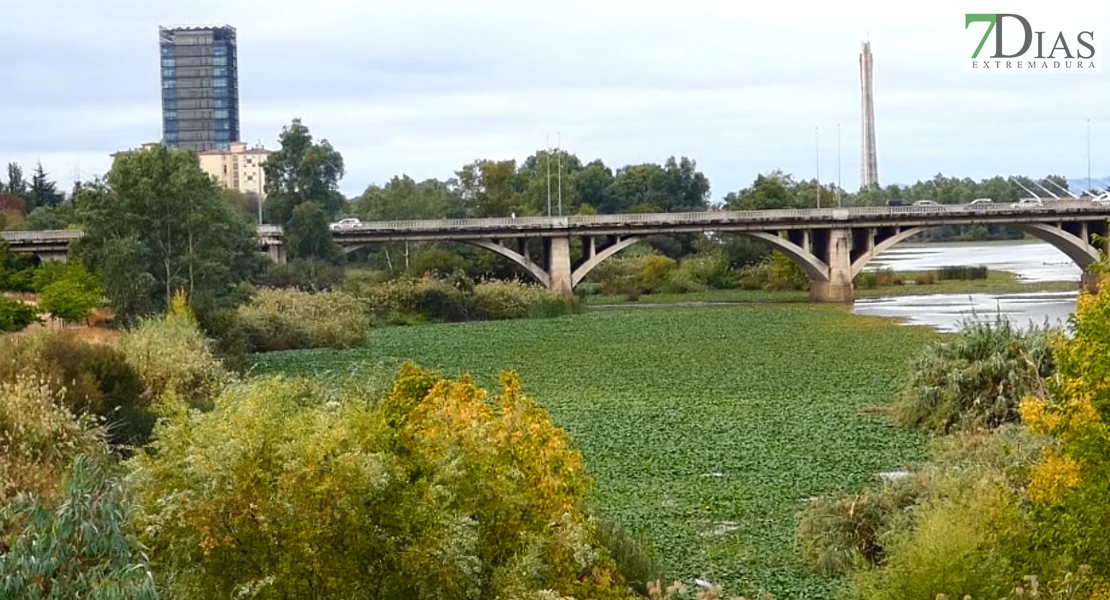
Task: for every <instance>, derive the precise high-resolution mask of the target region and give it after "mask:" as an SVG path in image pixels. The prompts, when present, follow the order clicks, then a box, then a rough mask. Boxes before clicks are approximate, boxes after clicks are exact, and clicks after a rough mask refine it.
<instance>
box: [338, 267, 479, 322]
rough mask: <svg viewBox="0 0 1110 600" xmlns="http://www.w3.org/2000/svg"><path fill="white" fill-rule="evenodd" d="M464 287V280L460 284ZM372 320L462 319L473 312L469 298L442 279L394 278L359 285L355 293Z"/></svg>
mask: <svg viewBox="0 0 1110 600" xmlns="http://www.w3.org/2000/svg"><path fill="white" fill-rule="evenodd" d="M460 286H463V287H465V283H460ZM358 294H359V296H358V297H359V298H360V299H361V300H363V301H364V302H365V304H366V306H367V307H368V310H369V311H370V313H371V314H372V315H373V316H374V318H375V319H377V320H380V321H386V322H397V321H403V320H408V319H411V318H412V317H413V316H420V317H425V318H428V319H433V320H437V321H448V322H453V321H465V320H467V319H468V318H470V317H471V315H472V313H473V312H474V306H473V301H472V298H470V297H468V296H467V294H466V293H465V292H464V291H463V290H462V289H459V287H457V286H455V285H451V284H449V283H448V282H446V281H444V280H442V279H433V278H431V277H424V278H421V279H407V278H406V279H397V280H394V281H389V282H386V283H381V284H376V285H369V286H362V287H361V289H360V290H359V292H358Z"/></svg>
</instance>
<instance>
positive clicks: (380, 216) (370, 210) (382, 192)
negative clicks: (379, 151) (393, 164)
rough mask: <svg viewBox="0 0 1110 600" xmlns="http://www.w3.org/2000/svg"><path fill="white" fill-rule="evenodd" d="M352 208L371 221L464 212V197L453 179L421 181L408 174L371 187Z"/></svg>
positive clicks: (457, 216)
mask: <svg viewBox="0 0 1110 600" xmlns="http://www.w3.org/2000/svg"><path fill="white" fill-rule="evenodd" d="M350 211H351V212H352V213H353V214H355V215H357V216H359V217H360V218H362V219H365V220H368V221H393V220H399V221H404V220H409V219H442V218H445V217H446V218H460V217H462V216H463V206H462V198H461V197H460V195H459V192H458V191H457V190H455V189H453V184H452V183H451V182H443V181H439V180H437V179H426V180H424V181H421V182H419V183H417V182H416V181H414V180H413V179H412V178H411V177H409V176H408V175H401V176H400V177H394V178H393V179H390V180H389V182H388V183H386V184H385V185H384V186H379V185H371V186H369V187H367V188H366V191H364V192H363V193H362V195H361V196H359V197H358V198H357V199H356V200H355V201H354V202H353V203H352V206H351V207H350Z"/></svg>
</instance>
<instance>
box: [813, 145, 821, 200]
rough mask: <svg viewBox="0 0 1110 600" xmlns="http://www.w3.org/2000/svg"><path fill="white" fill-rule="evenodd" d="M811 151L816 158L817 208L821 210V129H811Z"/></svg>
mask: <svg viewBox="0 0 1110 600" xmlns="http://www.w3.org/2000/svg"><path fill="white" fill-rule="evenodd" d="M813 150H814V155H815V157H816V169H815V171H814V172H815V174H816V176H817V208H821V128H820V127H814V128H813Z"/></svg>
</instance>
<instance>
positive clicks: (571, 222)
mask: <svg viewBox="0 0 1110 600" xmlns="http://www.w3.org/2000/svg"><path fill="white" fill-rule="evenodd" d="M1061 210H1067V211H1069V212H1072V211H1075V210H1079V211H1081V212H1086V211H1090V212H1098V211H1101V212H1107V210H1108V209H1107V207H1104V206H1101V205H1098V204H1096V203H1092V202H1089V201H1083V200H1049V201H1046V202H1045V204H1044V205H1043V206H1023V207H1020V208H1019V207H1015V206H1013V205H1012V204H1010V203H1004V202H999V203H993V204H977V205H968V204H940V205H935V206H914V205H911V206H853V207H846V208H811V209H779V210H749V211H719V210H715V211H704V212H686V213H634V214H611V215H570V216H563V217H516V218H512V217H500V218H496V217H495V218H484V219H422V220H407V221H374V222H364V223H361V224H360V225H356V226H354V227H351V228H349V229H344V230H339V231H337V233H341V234H342V233H358V232H360V231H364V232H373V231H444V230H456V229H457V230H470V231H474V230H482V229H498V230H504V229H531V230H536V229H564V228H567V227H571V226H575V225H583V226H590V225H594V226H597V225H601V226H604V225H628V224H645V225H650V224H697V223H733V222H737V221H748V222H758V221H792V220H844V221H848V220H851V219H852V218H853V217H877V216H891V217H897V216H900V215H921V214H937V213H942V214H946V215H953V216H955V215H976V214H983V213H998V212H1007V211H1009V212H1019V213H1021V214H1025V213H1032V214H1037V213H1045V212H1048V213H1051V212H1055V211H1061Z"/></svg>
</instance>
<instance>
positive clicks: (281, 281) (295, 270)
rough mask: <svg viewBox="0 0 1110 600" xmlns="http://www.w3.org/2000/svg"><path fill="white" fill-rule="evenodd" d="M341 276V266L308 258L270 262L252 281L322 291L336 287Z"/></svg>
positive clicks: (269, 285) (302, 289)
mask: <svg viewBox="0 0 1110 600" xmlns="http://www.w3.org/2000/svg"><path fill="white" fill-rule="evenodd" d="M343 278H344V274H343V267H340V266H337V265H333V264H331V263H329V262H327V261H324V260H320V259H318V258H308V259H294V260H290V261H289V262H287V263H284V264H279V263H272V264H270V265H268V266H267V268H266V270H265V271H263V272H262V273H260V274H259V275H257V276H256V277H255V278H254V282H255V283H256V284H258V285H260V286H262V287H272V288H296V289H298V290H301V291H305V292H324V291H328V290H331V289H333V288H336V287H338V286H339V285H340V284H341V283H342V282H343Z"/></svg>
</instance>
